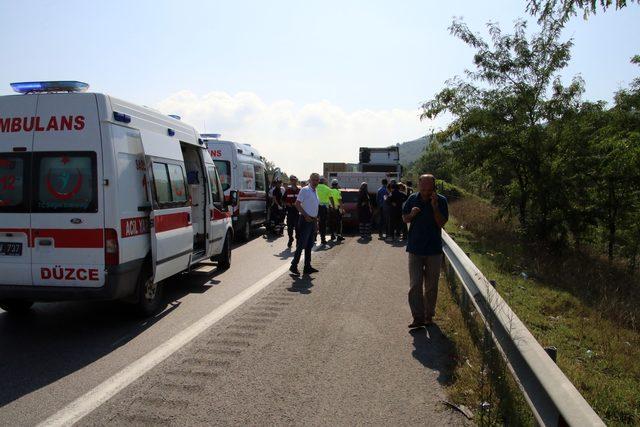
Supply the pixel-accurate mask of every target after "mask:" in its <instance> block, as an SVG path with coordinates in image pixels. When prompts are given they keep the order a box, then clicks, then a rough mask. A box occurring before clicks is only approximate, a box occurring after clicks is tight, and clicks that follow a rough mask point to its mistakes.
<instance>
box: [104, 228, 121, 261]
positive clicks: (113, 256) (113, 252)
mask: <svg viewBox="0 0 640 427" xmlns="http://www.w3.org/2000/svg"><path fill="white" fill-rule="evenodd" d="M119 253H120V248H119V247H118V232H117V231H116V230H114V229H113V228H105V230H104V263H105V264H106V265H118V264H119V263H120V256H119Z"/></svg>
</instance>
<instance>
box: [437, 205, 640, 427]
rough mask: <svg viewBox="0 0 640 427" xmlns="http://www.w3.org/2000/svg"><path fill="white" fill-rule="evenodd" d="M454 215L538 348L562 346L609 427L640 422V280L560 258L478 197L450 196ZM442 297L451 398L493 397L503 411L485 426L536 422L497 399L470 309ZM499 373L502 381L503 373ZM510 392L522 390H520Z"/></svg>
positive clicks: (474, 255)
mask: <svg viewBox="0 0 640 427" xmlns="http://www.w3.org/2000/svg"><path fill="white" fill-rule="evenodd" d="M450 213H451V219H450V221H449V223H448V224H447V226H446V230H447V232H449V234H450V235H451V236H452V237H453V238H454V239H455V241H456V243H458V245H460V247H461V248H462V249H463V250H465V252H467V253H469V255H470V257H471V259H472V260H473V262H474V263H475V264H476V265H477V266H478V268H479V269H480V270H481V271H482V272H483V273H484V275H485V276H486V277H487V278H488V279H490V280H495V281H496V282H497V289H498V291H499V292H500V294H501V295H502V297H503V298H504V299H505V301H506V302H507V303H508V304H509V306H510V307H511V308H512V309H513V310H514V312H515V313H516V314H517V315H518V317H520V319H521V320H522V321H523V322H524V323H525V325H526V326H527V327H528V328H529V330H530V331H531V332H532V334H533V335H534V336H535V337H536V339H537V340H538V342H540V344H541V345H542V346H555V347H557V348H558V357H557V363H558V366H559V367H560V368H561V369H562V371H563V372H564V373H565V375H567V377H568V378H569V379H570V380H571V381H572V382H573V384H574V385H575V386H576V388H577V389H578V390H579V391H580V393H582V395H583V396H584V397H585V399H586V400H587V401H588V402H589V404H590V405H591V406H592V407H593V408H594V409H595V411H596V412H597V413H598V415H600V417H601V418H602V419H603V420H604V421H605V422H606V423H607V424H608V425H640V332H639V331H638V328H637V326H638V322H637V313H638V312H639V311H640V307H639V305H638V304H639V303H640V298H638V291H637V290H638V289H639V288H640V284H638V279H637V277H629V276H630V275H629V274H626V276H625V274H624V272H622V271H620V270H619V269H618V268H617V267H616V266H609V265H607V264H606V263H603V262H601V260H599V259H597V258H596V257H593V256H591V255H589V254H584V253H578V252H574V253H569V254H564V255H562V256H558V255H553V254H550V253H549V251H548V250H546V249H545V248H540V247H536V246H534V245H532V244H530V243H528V242H524V241H523V240H522V238H521V237H520V235H519V234H518V233H517V230H516V229H515V227H513V226H512V225H511V224H509V223H508V222H505V221H501V220H498V219H497V215H496V211H495V209H494V208H493V207H491V206H490V205H489V204H488V203H487V202H486V201H483V200H481V199H478V198H476V197H474V196H469V195H463V197H461V198H459V199H456V200H451V202H450ZM441 286H443V284H442V283H441ZM444 286H445V287H448V285H446V284H444ZM441 296H442V297H441V300H440V301H439V304H438V309H439V313H441V315H442V316H443V317H444V318H445V319H444V320H445V322H444V323H445V326H444V328H445V329H446V330H447V333H448V335H449V336H450V337H452V340H453V341H454V343H455V346H456V350H455V351H456V354H455V355H454V357H455V362H456V366H455V369H454V378H455V381H454V382H453V385H451V386H450V387H449V389H450V390H449V392H450V396H451V398H452V399H453V400H455V401H456V402H466V403H468V404H469V405H471V406H475V407H476V408H477V407H478V404H479V403H478V402H482V401H485V400H487V396H488V397H489V398H491V399H493V401H489V403H490V405H494V406H495V407H497V408H498V411H497V413H495V414H493V415H491V414H490V415H489V416H487V421H489V422H488V423H485V422H480V423H481V424H485V425H487V424H494V423H495V424H500V423H505V424H511V425H514V424H521V422H522V423H526V424H529V423H530V421H531V419H530V418H527V415H525V414H526V413H527V412H528V410H527V409H526V404H525V403H524V400H523V399H521V398H520V399H511V398H509V397H508V396H504V395H503V396H493V395H492V393H493V394H496V392H497V394H500V390H499V389H500V387H501V386H500V381H502V380H501V379H500V378H498V379H497V381H498V384H497V385H496V379H493V380H491V381H492V383H491V381H489V383H490V384H489V386H487V385H486V384H487V379H485V378H484V376H485V375H484V372H483V369H484V368H483V367H482V366H483V362H482V359H483V358H482V350H480V349H479V348H480V347H481V346H479V345H478V343H477V342H475V343H474V339H473V334H474V332H472V331H471V332H470V331H469V327H468V326H467V325H468V321H467V322H465V320H464V316H463V314H464V310H461V308H460V306H456V305H455V304H453V303H454V302H455V301H456V299H455V298H456V297H455V293H451V292H448V291H447V290H445V289H441ZM477 326H478V325H477ZM478 327H479V326H478ZM475 341H477V339H476V340H475ZM474 347H475V348H474ZM467 360H468V361H469V363H467ZM469 365H471V366H469ZM489 373H491V372H489ZM493 373H494V374H497V376H498V377H499V376H500V375H501V372H500V369H498V370H494V372H493ZM502 374H504V375H507V376H509V374H507V373H506V372H502ZM504 375H503V376H504ZM503 379H504V378H503ZM505 381H507V383H506V385H507V389H508V387H515V384H514V383H513V381H512V380H511V381H510V382H509V380H505ZM503 382H504V381H503ZM481 384H482V386H480V385H481ZM489 389H490V390H489ZM503 392H504V390H503ZM511 393H512V394H513V393H517V394H518V395H519V394H520V393H519V391H518V390H517V388H514V389H512V392H511ZM505 398H506V399H507V400H508V402H505V401H504V400H505ZM523 405H524V406H523ZM509 420H511V422H508V421H509ZM516 420H517V421H516ZM527 420H528V421H527ZM513 421H516V422H513ZM476 422H478V420H477V419H476Z"/></svg>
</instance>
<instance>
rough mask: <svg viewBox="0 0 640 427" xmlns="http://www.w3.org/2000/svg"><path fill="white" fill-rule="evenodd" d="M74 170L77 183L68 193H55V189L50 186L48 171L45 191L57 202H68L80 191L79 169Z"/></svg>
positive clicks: (80, 176) (80, 178) (80, 174)
mask: <svg viewBox="0 0 640 427" xmlns="http://www.w3.org/2000/svg"><path fill="white" fill-rule="evenodd" d="M76 170H77V171H78V182H76V185H75V187H73V189H72V190H71V191H69V192H68V193H59V192H57V191H56V189H55V188H53V185H52V184H51V170H49V173H48V174H47V179H46V182H47V190H48V191H49V193H51V194H52V195H53V197H55V198H56V199H58V200H69V199H70V198H72V197H73V196H75V195H76V194H78V191H80V188H81V187H82V173H81V172H80V169H76Z"/></svg>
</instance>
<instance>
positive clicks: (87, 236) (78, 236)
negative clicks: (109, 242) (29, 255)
mask: <svg viewBox="0 0 640 427" xmlns="http://www.w3.org/2000/svg"><path fill="white" fill-rule="evenodd" d="M48 237H50V238H52V239H53V245H54V246H55V247H56V248H104V229H102V228H82V229H77V230H70V229H64V228H37V229H33V230H31V241H30V244H29V246H31V247H33V245H34V242H35V239H38V238H48Z"/></svg>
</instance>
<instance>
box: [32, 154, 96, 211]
mask: <svg viewBox="0 0 640 427" xmlns="http://www.w3.org/2000/svg"><path fill="white" fill-rule="evenodd" d="M33 159H34V162H33V164H34V175H35V179H34V183H35V188H34V192H33V194H34V204H33V206H32V209H33V212H97V211H98V197H97V194H98V187H97V177H96V153H93V152H39V153H35V154H34V156H33Z"/></svg>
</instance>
